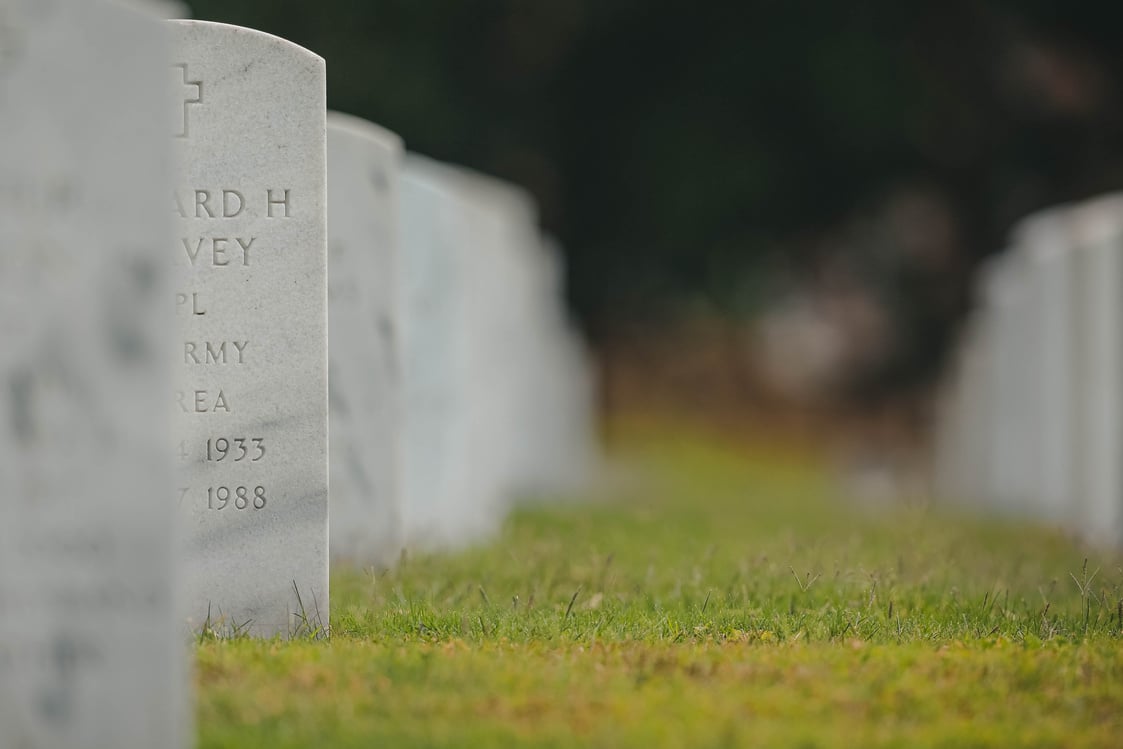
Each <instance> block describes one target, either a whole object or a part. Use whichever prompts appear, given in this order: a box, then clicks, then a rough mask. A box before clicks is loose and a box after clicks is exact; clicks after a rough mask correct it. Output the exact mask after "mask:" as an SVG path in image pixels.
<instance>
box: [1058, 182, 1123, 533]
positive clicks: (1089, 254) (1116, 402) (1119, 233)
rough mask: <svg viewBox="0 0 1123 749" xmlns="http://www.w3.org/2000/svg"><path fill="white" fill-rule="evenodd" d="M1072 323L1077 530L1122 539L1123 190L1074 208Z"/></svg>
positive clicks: (1075, 510)
mask: <svg viewBox="0 0 1123 749" xmlns="http://www.w3.org/2000/svg"><path fill="white" fill-rule="evenodd" d="M1073 241H1074V244H1075V247H1074V250H1073V251H1074V253H1075V258H1074V260H1075V267H1074V275H1075V279H1074V280H1075V291H1074V294H1073V297H1074V302H1075V307H1074V310H1073V311H1074V328H1075V330H1076V331H1077V332H1076V335H1077V336H1078V341H1077V347H1078V348H1077V354H1076V355H1077V357H1078V360H1079V366H1080V368H1081V375H1080V379H1081V381H1080V382H1079V383H1077V392H1076V395H1075V403H1076V414H1075V419H1076V425H1077V429H1078V430H1079V432H1080V434H1081V441H1080V446H1081V449H1080V451H1079V453H1078V455H1077V463H1076V470H1077V472H1078V474H1079V476H1080V481H1081V483H1080V485H1079V487H1078V490H1077V491H1076V493H1075V494H1074V497H1073V499H1072V500H1070V501H1073V502H1074V503H1075V507H1074V508H1073V510H1074V513H1073V514H1074V515H1075V516H1076V517H1077V518H1079V524H1080V526H1082V528H1083V530H1084V535H1085V536H1086V537H1087V538H1088V539H1090V540H1092V541H1094V542H1097V543H1104V544H1111V545H1119V544H1121V543H1123V461H1121V460H1120V459H1119V456H1120V455H1123V391H1121V389H1120V383H1121V382H1123V196H1120V195H1111V196H1106V197H1103V198H1099V199H1097V200H1093V201H1089V202H1087V203H1084V204H1082V205H1080V206H1078V207H1077V208H1076V209H1075V211H1074V212H1073Z"/></svg>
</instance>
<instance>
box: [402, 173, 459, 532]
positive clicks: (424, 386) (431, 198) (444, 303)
mask: <svg viewBox="0 0 1123 749" xmlns="http://www.w3.org/2000/svg"><path fill="white" fill-rule="evenodd" d="M446 170H447V168H446V167H445V166H443V165H442V164H440V163H438V162H435V161H433V160H431V159H427V158H425V157H422V156H417V155H415V154H407V155H406V157H405V160H404V162H403V165H402V182H401V203H400V216H401V234H400V237H401V251H400V252H399V254H398V257H399V260H400V262H399V265H398V278H399V288H400V292H399V296H398V306H399V314H398V319H399V320H400V325H399V331H400V333H401V336H400V350H401V356H402V359H401V367H402V368H401V372H402V380H401V381H402V432H401V434H402V436H401V462H400V465H401V470H400V472H399V491H400V493H401V497H402V508H403V527H404V530H405V540H406V545H407V546H408V547H409V548H412V549H432V548H442V547H448V546H452V545H456V544H460V543H463V542H465V541H466V540H467V539H468V538H469V536H470V531H469V530H468V529H467V528H466V527H465V523H464V520H465V518H469V517H470V516H471V512H472V508H471V506H470V504H469V502H468V501H467V498H466V495H465V492H464V487H463V486H461V484H460V476H459V473H460V471H461V469H462V467H463V465H464V463H463V434H464V421H465V418H466V413H465V409H466V404H465V403H464V402H463V399H462V398H461V393H462V392H463V390H462V388H461V385H460V383H459V382H458V377H459V374H460V369H461V363H460V357H461V355H462V353H463V350H462V348H461V347H460V346H459V345H458V344H457V332H458V320H457V316H458V315H459V314H460V313H461V311H462V309H463V293H464V283H463V280H464V279H463V276H464V272H465V267H464V263H465V262H466V254H467V250H466V248H465V245H464V242H463V235H462V231H463V224H462V220H461V216H460V213H459V207H458V204H457V198H456V196H455V194H454V193H453V192H452V191H451V190H450V189H449V188H448V185H447V183H446V181H445V176H446V174H447V171H446Z"/></svg>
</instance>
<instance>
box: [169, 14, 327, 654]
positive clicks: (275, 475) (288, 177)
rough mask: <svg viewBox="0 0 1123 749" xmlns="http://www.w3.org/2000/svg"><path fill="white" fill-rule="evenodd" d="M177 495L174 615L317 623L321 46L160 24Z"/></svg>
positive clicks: (257, 630)
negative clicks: (175, 331) (169, 60)
mask: <svg viewBox="0 0 1123 749" xmlns="http://www.w3.org/2000/svg"><path fill="white" fill-rule="evenodd" d="M171 26H172V28H173V31H174V37H175V54H176V57H175V61H174V63H173V65H172V66H171V68H170V78H171V81H170V82H171V84H172V89H173V90H174V92H175V94H176V100H175V106H174V113H175V124H174V127H173V128H172V131H173V132H172V133H171V135H172V136H174V137H173V138H172V139H171V140H172V142H173V143H174V144H175V148H174V150H175V153H176V163H177V169H178V171H177V177H176V185H175V191H174V198H173V201H172V206H171V208H172V210H173V213H174V215H175V218H176V225H177V229H178V232H177V235H176V240H175V242H174V244H173V246H172V248H171V249H172V254H173V256H174V258H175V262H174V265H175V271H176V273H175V282H176V288H175V300H176V313H177V320H178V322H179V334H180V335H179V338H178V339H177V346H178V348H177V351H176V358H177V361H178V366H177V375H178V377H177V388H176V406H177V407H176V411H177V448H178V455H179V458H180V467H181V471H180V481H179V484H178V485H177V497H178V501H179V506H180V510H181V515H182V522H183V527H184V528H185V529H186V533H187V536H188V538H187V545H188V550H187V580H186V586H187V601H188V606H189V608H188V612H187V615H188V622H189V624H190V626H192V627H193V628H195V629H199V628H208V629H213V630H215V631H218V632H222V633H239V632H245V633H249V634H254V635H261V636H272V635H282V636H291V635H298V634H305V633H309V632H319V631H322V630H323V628H324V627H326V626H327V623H328V525H327V523H328V504H327V501H328V498H327V481H328V475H327V267H326V264H327V257H326V254H327V251H326V218H325V192H326V184H325V181H326V175H325V158H326V156H325V148H326V146H325V137H326V136H325V131H326V124H325V116H326V115H325V113H326V110H325V75H324V61H323V60H322V59H321V58H319V57H317V56H316V55H314V54H312V53H311V52H308V51H307V50H304V49H302V48H300V47H297V46H296V45H294V44H291V43H289V42H286V41H284V40H283V39H279V38H277V37H274V36H270V35H268V34H264V33H261V32H258V31H254V30H251V29H244V28H239V27H236V26H227V25H223V24H216V23H206V22H201V21H174V22H171Z"/></svg>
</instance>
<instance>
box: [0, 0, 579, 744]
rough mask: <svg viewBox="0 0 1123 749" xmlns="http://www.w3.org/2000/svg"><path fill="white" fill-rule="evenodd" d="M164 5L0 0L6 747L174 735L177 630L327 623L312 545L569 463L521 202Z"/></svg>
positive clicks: (449, 529) (453, 528)
mask: <svg viewBox="0 0 1123 749" xmlns="http://www.w3.org/2000/svg"><path fill="white" fill-rule="evenodd" d="M156 8H162V10H161V9H156ZM174 13H175V11H174V10H169V9H168V6H167V5H166V4H164V3H158V4H157V3H155V2H152V3H142V2H140V0H0V343H2V345H0V747H9V746H11V747H20V749H35V748H37V747H99V748H101V747H105V748H107V749H108V748H109V747H113V748H114V749H127V748H128V747H153V746H161V747H173V748H174V747H175V746H179V745H182V743H183V742H185V741H186V739H185V736H186V735H187V733H188V731H187V729H186V725H187V722H188V721H187V719H186V715H187V710H186V704H187V700H186V697H185V692H186V688H185V678H184V674H185V672H186V653H185V648H184V645H185V642H186V639H185V635H186V634H188V633H192V632H193V633H200V632H211V633H216V634H220V635H223V634H239V633H241V634H251V635H263V636H273V635H281V636H292V635H297V634H313V635H314V634H318V633H321V632H324V631H326V624H327V621H328V568H329V559H334V560H337V561H346V562H348V563H353V564H357V565H364V566H369V565H377V566H381V567H384V566H388V565H390V564H393V563H394V562H395V561H396V560H397V559H398V558H399V556H400V555H401V554H402V552H403V550H406V549H413V548H418V549H430V548H440V547H447V546H450V545H454V544H460V543H464V542H467V541H471V540H474V539H478V538H480V537H482V536H484V535H485V534H487V533H489V532H492V531H494V530H495V529H496V527H497V526H498V524H499V523H500V521H501V520H502V518H503V516H504V513H505V512H506V510H507V509H508V507H509V506H510V504H511V503H512V502H513V501H514V499H515V498H516V497H520V496H525V495H529V494H534V493H539V494H542V493H551V492H560V491H562V490H566V489H569V488H571V487H573V486H575V485H577V484H579V483H580V482H581V481H582V480H583V479H584V478H585V477H586V475H587V473H588V471H589V469H590V465H591V462H592V460H593V457H594V441H593V437H592V432H593V429H592V412H593V406H592V400H593V392H592V390H593V383H592V377H591V374H590V372H591V367H590V362H589V361H588V356H587V354H586V352H585V348H584V346H583V344H582V342H581V339H580V337H579V336H578V335H577V333H576V332H575V331H574V329H573V327H572V326H571V325H570V323H569V322H568V319H567V316H566V313H565V310H564V305H563V303H562V301H561V298H562V292H561V283H562V275H563V269H562V267H561V264H560V259H559V251H558V248H557V247H556V245H555V244H554V243H553V242H551V241H550V240H548V239H544V238H543V237H542V236H541V235H540V233H539V230H538V228H537V216H536V213H535V207H534V203H533V201H532V200H531V199H530V198H529V197H528V196H527V195H526V194H525V193H523V192H522V191H520V190H518V189H516V188H514V187H512V186H510V185H507V184H505V183H502V182H499V181H496V180H492V179H489V178H487V177H484V176H481V175H478V174H475V173H472V172H469V171H467V170H463V169H459V168H455V167H451V166H448V165H443V164H439V163H437V162H433V161H430V160H426V159H423V158H421V157H417V156H413V155H407V154H404V152H403V147H402V142H401V140H400V139H398V138H397V137H396V136H394V135H393V134H391V133H389V132H387V131H385V130H383V129H380V128H378V127H376V126H374V125H372V124H370V123H367V122H364V121H361V120H358V119H355V118H351V117H347V116H344V115H334V114H328V113H327V112H326V111H325V101H326V95H325V92H326V85H325V64H324V61H323V60H322V59H320V58H319V57H317V56H316V55H314V54H312V53H310V52H308V51H307V50H304V49H301V48H299V47H297V46H295V45H293V44H291V43H288V42H286V41H284V40H281V39H278V38H276V37H273V36H270V35H267V34H264V33H260V32H257V31H253V30H249V29H243V28H238V27H234V26H227V25H222V24H212V23H205V22H197V21H164V20H162V18H166V17H169V16H170V15H173V14H174ZM169 73H170V81H169ZM169 82H170V84H171V86H170V87H169ZM169 90H170V91H171V97H170V98H169ZM169 261H170V262H169ZM173 299H174V302H175V303H174V315H173V314H172V312H171V310H172V308H173V305H172V304H170V303H169V302H170V301H171V300H173ZM329 330H330V339H329ZM329 380H330V382H329ZM169 390H170V391H173V392H174V393H175V396H174V406H173V407H172V408H171V409H169V408H168V395H169ZM169 411H170V412H169ZM329 423H330V443H331V449H330V451H329V449H328V445H329ZM169 434H171V435H174V438H173V439H172V440H171V444H170V445H169V440H168V435H169ZM169 447H170V448H171V449H169ZM329 456H330V459H329ZM329 476H330V487H331V492H330V500H329V491H328V487H329ZM173 488H174V491H173ZM173 498H174V499H173ZM329 512H330V515H331V526H330V535H329V524H328V519H329V517H328V516H329Z"/></svg>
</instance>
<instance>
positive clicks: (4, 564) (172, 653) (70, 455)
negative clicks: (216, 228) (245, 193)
mask: <svg viewBox="0 0 1123 749" xmlns="http://www.w3.org/2000/svg"><path fill="white" fill-rule="evenodd" d="M168 63H169V46H168V39H167V34H166V29H165V28H164V27H163V24H162V23H161V22H160V21H159V20H158V19H157V18H156V16H154V15H150V14H147V13H141V12H138V11H136V10H133V9H128V8H126V7H125V6H121V5H118V4H116V3H112V2H104V1H103V0H3V2H0V340H2V341H3V346H0V485H2V486H3V491H2V492H0V746H2V747H11V748H13V749H76V748H82V749H150V748H151V747H169V748H172V749H174V748H175V747H181V746H186V745H187V742H186V734H187V731H186V730H185V728H186V718H187V710H186V702H187V693H186V679H185V661H186V653H185V643H184V641H183V639H182V633H181V631H180V625H179V623H178V621H177V611H176V601H177V585H176V577H175V563H176V552H177V548H178V547H177V544H176V543H175V523H174V517H175V513H174V504H173V500H172V497H171V496H170V494H169V491H168V488H169V484H170V466H169V465H168V462H169V461H168V458H169V456H168V454H167V453H168V451H167V434H168V431H167V430H168V426H169V424H168V419H167V416H168V411H167V396H168V393H167V384H168V379H167V377H168V371H167V360H166V355H165V351H166V348H165V346H166V342H167V340H168V338H169V336H170V332H171V329H172V320H171V315H170V311H169V305H168V299H169V297H168V291H167V288H166V286H165V280H166V279H165V278H164V269H165V268H166V255H163V253H161V251H160V248H161V247H166V246H167V245H168V243H169V242H170V237H171V232H170V229H171V225H170V223H171V222H170V220H169V217H168V209H167V195H168V194H169V192H170V180H169V170H168V166H169V159H168V155H169V146H168V138H167V132H166V125H165V123H166V122H167V114H168V111H167V110H168V105H167V101H168V100H167V68H168Z"/></svg>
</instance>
